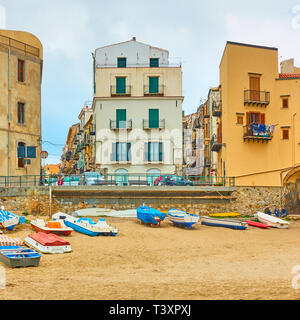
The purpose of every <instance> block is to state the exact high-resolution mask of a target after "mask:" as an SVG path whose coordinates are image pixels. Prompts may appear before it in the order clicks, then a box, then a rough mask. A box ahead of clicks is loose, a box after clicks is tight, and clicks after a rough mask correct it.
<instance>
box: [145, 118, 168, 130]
mask: <svg viewBox="0 0 300 320" xmlns="http://www.w3.org/2000/svg"><path fill="white" fill-rule="evenodd" d="M165 126H166V121H165V119H161V120H159V121H158V124H157V126H153V125H151V126H150V122H149V120H144V119H143V129H144V130H148V129H165Z"/></svg>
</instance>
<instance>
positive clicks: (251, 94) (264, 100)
mask: <svg viewBox="0 0 300 320" xmlns="http://www.w3.org/2000/svg"><path fill="white" fill-rule="evenodd" d="M244 103H245V104H248V103H255V104H262V105H268V104H269V103H270V92H268V91H257V90H245V91H244Z"/></svg>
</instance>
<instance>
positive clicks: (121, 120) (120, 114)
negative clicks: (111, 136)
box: [116, 109, 126, 129]
mask: <svg viewBox="0 0 300 320" xmlns="http://www.w3.org/2000/svg"><path fill="white" fill-rule="evenodd" d="M116 119H117V128H118V129H119V128H126V109H117V110H116Z"/></svg>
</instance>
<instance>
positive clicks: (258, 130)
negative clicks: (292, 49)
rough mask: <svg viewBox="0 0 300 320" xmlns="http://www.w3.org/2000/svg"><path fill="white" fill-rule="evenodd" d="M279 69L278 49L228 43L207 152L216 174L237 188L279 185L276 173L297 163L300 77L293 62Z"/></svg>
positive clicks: (298, 157) (223, 59)
mask: <svg viewBox="0 0 300 320" xmlns="http://www.w3.org/2000/svg"><path fill="white" fill-rule="evenodd" d="M281 68H282V71H281V73H279V70H278V49H277V48H272V47H263V46H256V45H249V44H242V43H235V42H227V44H226V47H225V50H224V53H223V57H222V60H221V63H220V89H221V104H222V110H221V112H219V113H218V115H216V117H217V118H218V120H217V123H218V129H217V137H215V138H216V139H214V141H211V145H210V151H211V152H216V153H217V155H218V156H217V175H218V176H224V175H226V176H234V177H235V182H236V185H238V186H280V185H281V177H280V176H281V175H280V172H281V171H283V170H285V171H284V172H285V173H284V175H283V177H284V176H285V175H286V174H288V168H291V167H294V166H296V165H297V164H300V125H299V124H300V112H299V101H300V74H299V73H297V72H299V69H298V68H296V67H294V65H293V60H288V61H285V62H283V63H281ZM286 71H288V72H286ZM212 116H213V115H212ZM297 124H298V126H297Z"/></svg>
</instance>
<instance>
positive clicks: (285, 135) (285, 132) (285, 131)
mask: <svg viewBox="0 0 300 320" xmlns="http://www.w3.org/2000/svg"><path fill="white" fill-rule="evenodd" d="M288 139H289V129H288V128H285V129H282V140H288Z"/></svg>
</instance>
